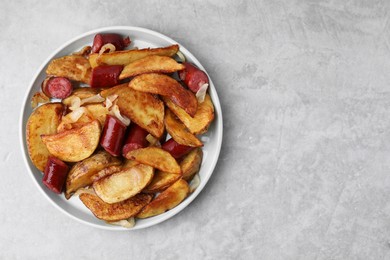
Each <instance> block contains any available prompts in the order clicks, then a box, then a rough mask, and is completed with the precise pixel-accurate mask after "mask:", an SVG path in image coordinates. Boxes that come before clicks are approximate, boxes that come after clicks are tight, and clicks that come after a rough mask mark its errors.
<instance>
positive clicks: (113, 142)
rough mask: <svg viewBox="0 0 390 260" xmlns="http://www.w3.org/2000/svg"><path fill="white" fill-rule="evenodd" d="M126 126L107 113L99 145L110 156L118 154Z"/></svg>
mask: <svg viewBox="0 0 390 260" xmlns="http://www.w3.org/2000/svg"><path fill="white" fill-rule="evenodd" d="M126 128H127V126H126V125H125V124H123V123H122V122H121V121H120V120H119V119H118V118H116V117H115V116H111V115H107V118H106V122H105V123H104V128H103V134H102V138H101V139H100V145H101V146H102V147H103V148H104V149H105V150H106V151H107V152H109V153H110V154H111V155H112V156H119V155H120V154H121V151H122V144H123V139H124V137H125V133H126Z"/></svg>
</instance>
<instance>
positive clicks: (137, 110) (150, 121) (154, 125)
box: [100, 83, 164, 138]
mask: <svg viewBox="0 0 390 260" xmlns="http://www.w3.org/2000/svg"><path fill="white" fill-rule="evenodd" d="M100 94H101V96H102V97H104V98H106V97H108V96H110V95H114V94H115V95H118V98H117V103H116V104H117V105H118V107H119V110H120V111H121V113H122V114H123V115H125V116H127V117H128V118H130V119H131V120H132V121H134V122H135V123H136V124H137V125H139V126H140V127H142V128H144V129H145V130H146V131H148V132H149V133H150V134H152V135H153V136H155V137H156V138H160V137H161V136H162V134H163V133H164V103H163V102H162V101H161V100H160V99H159V98H157V97H155V96H153V95H152V94H150V93H146V92H141V91H137V90H134V89H131V88H129V87H128V83H124V84H121V85H118V86H115V87H112V88H109V89H105V90H103V91H102V92H101V93H100Z"/></svg>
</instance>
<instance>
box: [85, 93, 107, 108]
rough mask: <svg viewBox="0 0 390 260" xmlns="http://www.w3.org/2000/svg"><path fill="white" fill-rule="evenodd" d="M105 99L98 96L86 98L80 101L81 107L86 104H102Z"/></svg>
mask: <svg viewBox="0 0 390 260" xmlns="http://www.w3.org/2000/svg"><path fill="white" fill-rule="evenodd" d="M104 100H105V99H104V97H102V96H100V94H97V95H94V96H92V97H87V98H84V99H82V100H81V105H84V104H87V103H100V102H103V101H104Z"/></svg>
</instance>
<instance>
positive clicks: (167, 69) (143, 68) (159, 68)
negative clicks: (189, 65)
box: [119, 55, 185, 79]
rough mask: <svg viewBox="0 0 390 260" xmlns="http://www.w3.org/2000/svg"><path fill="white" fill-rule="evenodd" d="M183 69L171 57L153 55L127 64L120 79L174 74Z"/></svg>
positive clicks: (182, 66)
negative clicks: (144, 75)
mask: <svg viewBox="0 0 390 260" xmlns="http://www.w3.org/2000/svg"><path fill="white" fill-rule="evenodd" d="M183 69H185V66H184V65H183V64H180V63H178V62H177V61H175V60H174V59H172V58H170V57H167V56H157V55H153V56H147V57H145V58H142V59H139V60H136V61H134V62H132V63H130V64H127V65H126V66H125V67H124V68H123V70H122V72H121V74H120V75H119V79H126V78H130V77H134V76H137V75H140V74H144V73H173V72H175V71H178V70H183Z"/></svg>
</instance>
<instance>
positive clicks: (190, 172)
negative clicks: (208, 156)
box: [180, 148, 203, 181]
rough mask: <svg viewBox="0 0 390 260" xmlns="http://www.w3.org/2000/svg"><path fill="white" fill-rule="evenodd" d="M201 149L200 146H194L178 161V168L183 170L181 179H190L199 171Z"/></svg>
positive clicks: (201, 155) (201, 156)
mask: <svg viewBox="0 0 390 260" xmlns="http://www.w3.org/2000/svg"><path fill="white" fill-rule="evenodd" d="M202 159H203V151H202V149H201V148H196V149H194V150H192V151H191V152H190V153H189V154H187V155H186V156H185V157H184V158H183V160H182V161H181V162H180V168H181V170H182V172H183V179H184V180H186V181H191V179H192V177H194V175H195V174H196V173H197V172H198V171H199V169H200V165H201V164H202Z"/></svg>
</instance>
